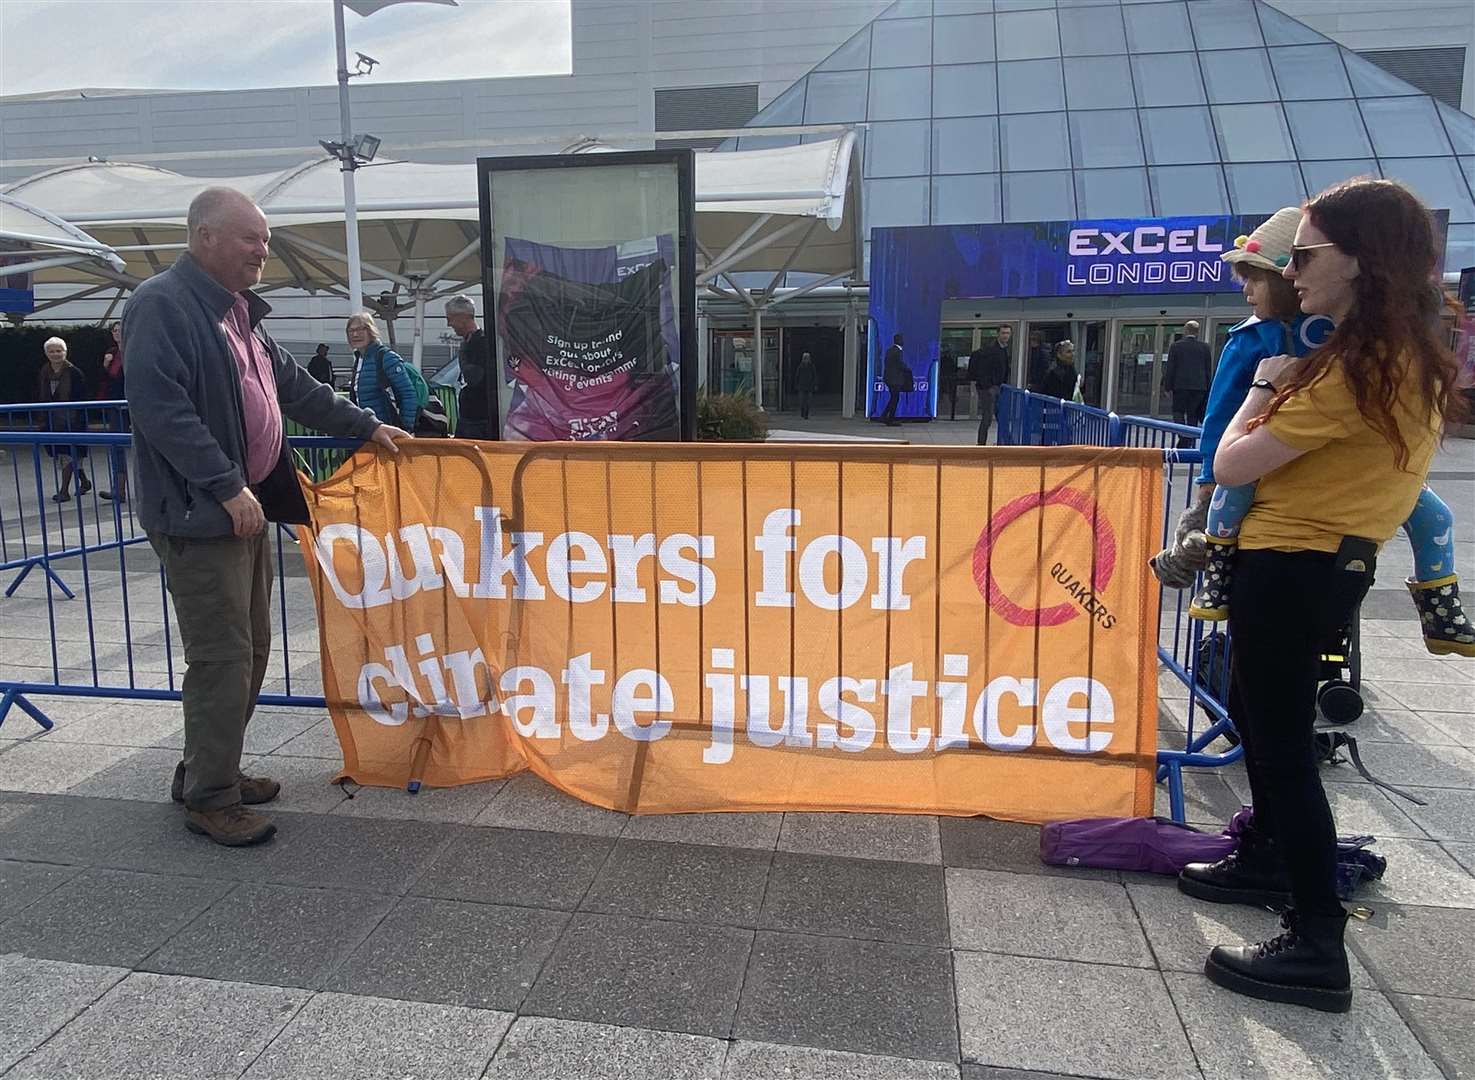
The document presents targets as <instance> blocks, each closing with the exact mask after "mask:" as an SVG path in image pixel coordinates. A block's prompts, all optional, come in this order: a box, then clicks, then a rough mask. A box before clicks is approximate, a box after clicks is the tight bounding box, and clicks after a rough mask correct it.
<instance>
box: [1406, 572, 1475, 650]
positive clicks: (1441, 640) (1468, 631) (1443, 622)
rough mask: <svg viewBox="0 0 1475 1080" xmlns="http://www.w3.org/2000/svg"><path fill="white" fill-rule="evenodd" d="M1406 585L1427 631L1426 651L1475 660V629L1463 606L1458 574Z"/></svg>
mask: <svg viewBox="0 0 1475 1080" xmlns="http://www.w3.org/2000/svg"><path fill="white" fill-rule="evenodd" d="M1404 584H1406V585H1407V586H1408V591H1409V592H1410V593H1412V594H1413V598H1414V606H1415V607H1417V608H1418V609H1419V622H1420V623H1422V624H1423V628H1424V648H1426V649H1428V650H1429V651H1430V652H1431V653H1433V654H1434V655H1435V656H1475V626H1472V625H1471V624H1470V619H1469V616H1467V615H1466V614H1465V609H1464V607H1463V606H1462V605H1461V604H1460V579H1459V575H1458V574H1450V575H1448V576H1447V577H1442V578H1435V579H1434V580H1432V581H1414V580H1413V579H1412V578H1410V579H1409V580H1408V581H1406V582H1405V583H1404Z"/></svg>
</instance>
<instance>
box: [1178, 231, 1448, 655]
mask: <svg viewBox="0 0 1475 1080" xmlns="http://www.w3.org/2000/svg"><path fill="white" fill-rule="evenodd" d="M1300 220H1301V211H1300V209H1298V208H1297V207H1293V206H1288V207H1285V208H1284V209H1281V210H1278V211H1276V213H1275V214H1274V215H1273V216H1272V217H1271V218H1270V219H1269V220H1268V221H1266V222H1265V223H1264V224H1262V225H1261V226H1260V227H1259V228H1257V229H1255V230H1254V231H1253V232H1252V233H1250V235H1249V236H1241V237H1239V238H1238V239H1237V240H1236V241H1235V246H1234V249H1233V250H1232V251H1228V252H1225V254H1224V255H1222V256H1221V258H1222V259H1223V260H1224V261H1225V262H1227V263H1229V264H1230V265H1231V266H1232V268H1233V270H1234V274H1235V276H1236V277H1237V278H1239V280H1240V282H1241V283H1242V284H1243V287H1244V296H1245V300H1246V301H1247V302H1248V303H1249V305H1250V307H1251V308H1252V309H1253V311H1254V314H1253V315H1252V316H1251V317H1250V318H1248V319H1246V320H1245V321H1244V322H1242V323H1240V324H1238V325H1237V326H1235V327H1234V328H1233V329H1231V330H1230V332H1229V340H1228V342H1227V343H1226V344H1225V346H1224V352H1223V354H1222V355H1221V356H1220V358H1219V366H1218V368H1217V370H1216V371H1215V374H1214V381H1213V386H1212V388H1211V389H1210V392H1209V402H1208V408H1207V411H1206V413H1205V416H1204V426H1203V437H1202V438H1201V439H1200V440H1199V449H1200V451H1201V453H1202V455H1203V469H1202V471H1201V472H1200V474H1199V476H1198V484H1199V485H1200V486H1199V488H1198V494H1197V497H1196V498H1195V500H1194V503H1193V505H1191V506H1190V507H1188V509H1187V510H1185V511H1184V513H1183V515H1182V517H1181V518H1180V519H1179V522H1178V528H1177V530H1176V534H1175V536H1174V540H1173V544H1172V546H1170V547H1169V548H1168V549H1166V550H1165V551H1162V552H1160V553H1159V554H1158V555H1156V556H1154V558H1153V559H1152V562H1151V565H1152V569H1153V572H1154V573H1155V574H1156V575H1157V577H1158V580H1159V581H1161V582H1162V583H1163V584H1164V585H1167V586H1169V587H1170V588H1179V589H1182V588H1188V587H1189V586H1191V585H1192V584H1193V575H1194V572H1195V571H1196V570H1199V569H1202V570H1203V571H1204V587H1203V589H1202V591H1200V592H1199V594H1198V595H1197V596H1195V597H1194V600H1193V603H1192V604H1191V605H1190V606H1189V614H1191V615H1192V616H1193V617H1195V618H1199V619H1205V620H1208V621H1214V622H1217V621H1221V620H1223V619H1225V618H1227V617H1228V610H1229V609H1228V598H1229V593H1230V586H1231V583H1232V581H1233V574H1234V556H1235V551H1236V548H1237V539H1238V536H1239V527H1240V523H1241V522H1242V521H1243V520H1244V516H1245V514H1246V513H1247V512H1248V511H1249V508H1250V504H1251V503H1252V501H1253V499H1254V494H1255V485H1254V484H1245V485H1241V486H1239V487H1221V486H1215V484H1214V473H1213V462H1214V453H1215V451H1216V450H1217V449H1218V447H1219V441H1220V439H1221V438H1222V437H1223V435H1224V429H1225V428H1226V427H1227V426H1228V424H1229V421H1230V420H1231V419H1233V417H1234V414H1235V413H1236V412H1237V411H1238V410H1239V406H1240V403H1241V402H1243V400H1244V398H1245V396H1246V395H1247V394H1248V393H1249V390H1250V384H1251V382H1252V381H1253V379H1254V376H1255V369H1256V367H1257V366H1258V365H1259V363H1260V361H1261V360H1262V359H1264V358H1265V357H1268V356H1275V355H1278V354H1282V353H1288V354H1291V355H1295V356H1303V355H1305V354H1306V353H1308V352H1310V351H1311V350H1312V349H1314V348H1316V347H1317V346H1318V345H1320V344H1322V343H1323V342H1324V341H1326V339H1327V338H1328V337H1329V336H1330V335H1331V331H1332V322H1331V320H1330V319H1328V318H1326V317H1325V316H1322V315H1314V316H1307V315H1303V314H1301V310H1300V303H1299V301H1298V299H1297V297H1296V292H1295V290H1294V288H1293V287H1292V286H1291V284H1290V282H1288V281H1286V279H1285V278H1284V277H1283V276H1282V274H1281V271H1282V270H1284V269H1285V267H1286V265H1287V264H1289V263H1290V261H1291V255H1292V251H1291V248H1292V243H1293V241H1294V239H1295V235H1296V225H1297V224H1298V223H1299V221H1300ZM1453 526H1454V517H1453V515H1452V514H1451V513H1450V510H1449V507H1448V506H1446V505H1445V503H1444V501H1443V500H1442V499H1440V498H1439V496H1438V495H1436V494H1434V492H1433V491H1431V490H1430V489H1429V487H1428V485H1427V484H1426V485H1425V486H1424V487H1423V489H1422V491H1420V493H1419V499H1418V502H1417V503H1416V504H1415V506H1414V510H1413V513H1412V514H1410V515H1409V518H1408V520H1407V521H1406V522H1404V525H1403V530H1404V532H1405V533H1406V534H1407V536H1408V538H1409V542H1410V543H1411V544H1412V545H1413V551H1414V576H1413V577H1412V578H1411V579H1410V580H1409V581H1408V582H1407V585H1408V588H1409V591H1410V592H1411V593H1412V594H1413V598H1414V604H1415V606H1416V607H1417V608H1418V611H1419V619H1420V622H1421V623H1422V626H1423V635H1424V645H1425V647H1426V648H1427V649H1428V650H1429V651H1430V652H1431V653H1434V654H1435V655H1437V656H1438V655H1448V654H1458V655H1461V656H1475V626H1472V625H1471V623H1470V621H1469V619H1468V617H1467V616H1466V615H1465V613H1464V610H1463V608H1462V606H1461V604H1460V591H1459V578H1458V576H1457V575H1456V574H1455V566H1454V543H1453V531H1454V529H1453Z"/></svg>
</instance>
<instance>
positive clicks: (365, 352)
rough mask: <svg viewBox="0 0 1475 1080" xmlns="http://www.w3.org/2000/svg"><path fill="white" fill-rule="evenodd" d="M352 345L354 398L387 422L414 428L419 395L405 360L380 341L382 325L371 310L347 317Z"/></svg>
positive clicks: (418, 408)
mask: <svg viewBox="0 0 1475 1080" xmlns="http://www.w3.org/2000/svg"><path fill="white" fill-rule="evenodd" d="M343 333H344V336H345V337H347V338H348V344H349V347H350V348H352V349H353V351H354V355H356V356H357V357H358V361H357V364H356V365H355V367H354V369H353V400H354V403H355V404H356V405H358V407H359V408H361V409H368V410H369V411H370V412H372V413H373V414H374V415H375V416H377V417H379V419H380V420H382V421H384V423H386V424H392V425H394V426H395V427H399V428H404V429H405V430H406V431H413V430H415V419H416V417H417V416H418V415H419V412H420V395H419V393H418V392H416V390H415V384H414V383H413V382H411V381H410V376H409V375H408V374H407V373H406V372H405V361H404V358H403V357H402V356H400V354H399V353H397V352H395V351H394V350H393V349H391V348H390V347H389V346H388V345H385V344H384V342H382V341H380V340H379V326H378V324H377V323H375V322H374V315H373V313H372V312H369V311H359V312H355V313H354V314H352V315H350V316H349V317H348V322H347V323H346V324H345V325H344V328H343Z"/></svg>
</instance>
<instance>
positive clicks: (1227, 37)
mask: <svg viewBox="0 0 1475 1080" xmlns="http://www.w3.org/2000/svg"><path fill="white" fill-rule="evenodd" d="M1188 14H1189V16H1190V17H1191V18H1192V19H1193V40H1194V41H1195V42H1196V43H1197V44H1198V47H1199V48H1200V49H1245V48H1251V47H1253V46H1255V45H1259V44H1260V23H1259V22H1258V21H1257V20H1256V19H1255V6H1254V5H1253V4H1252V3H1250V0H1199V3H1196V4H1190V5H1188Z"/></svg>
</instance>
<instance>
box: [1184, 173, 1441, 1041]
mask: <svg viewBox="0 0 1475 1080" xmlns="http://www.w3.org/2000/svg"><path fill="white" fill-rule="evenodd" d="M1246 247H1248V244H1247V245H1246ZM1435 266H1436V250H1435V246H1434V232H1433V228H1432V226H1431V224H1430V219H1429V212H1428V211H1427V210H1426V209H1425V208H1424V207H1423V205H1421V204H1420V203H1419V201H1418V199H1416V198H1415V197H1414V196H1413V195H1412V194H1410V193H1409V191H1408V190H1407V189H1406V188H1404V187H1403V186H1402V185H1400V184H1398V183H1396V182H1394V181H1389V180H1369V179H1361V180H1350V181H1347V182H1345V183H1342V184H1338V185H1336V186H1334V187H1331V188H1328V189H1327V190H1326V191H1324V192H1322V193H1321V194H1320V195H1317V196H1316V197H1315V198H1313V199H1312V200H1310V202H1308V203H1307V205H1306V208H1305V211H1304V214H1303V216H1302V218H1301V221H1300V223H1299V224H1298V225H1297V227H1296V233H1295V241H1294V244H1293V245H1292V247H1291V250H1290V252H1289V257H1288V258H1287V260H1286V266H1285V268H1284V270H1283V275H1284V277H1285V278H1286V280H1287V281H1289V282H1290V283H1291V284H1292V285H1293V287H1294V288H1295V291H1296V295H1297V296H1298V298H1299V299H1300V304H1301V310H1302V311H1303V312H1305V313H1306V314H1307V315H1308V316H1317V315H1320V316H1325V317H1327V318H1328V319H1329V320H1331V322H1332V323H1333V324H1334V326H1335V329H1334V330H1332V332H1331V334H1330V337H1328V339H1327V340H1326V342H1325V343H1324V344H1322V345H1321V346H1320V347H1319V348H1317V349H1314V350H1313V351H1311V352H1310V353H1309V354H1307V355H1306V356H1303V357H1297V356H1293V355H1288V354H1281V355H1277V356H1271V357H1267V358H1265V359H1263V360H1261V361H1260V362H1259V364H1258V365H1257V366H1256V370H1255V375H1254V379H1253V380H1252V382H1251V384H1250V388H1249V391H1248V393H1247V394H1246V396H1245V399H1244V401H1243V402H1242V403H1241V405H1240V407H1239V409H1238V411H1237V412H1236V413H1235V415H1234V418H1233V419H1232V420H1231V421H1230V422H1229V426H1228V428H1227V429H1226V430H1225V432H1224V435H1223V438H1222V439H1221V440H1220V441H1219V444H1218V448H1217V450H1216V451H1215V453H1214V475H1215V477H1216V478H1217V480H1218V481H1219V482H1220V483H1221V484H1226V485H1230V486H1240V485H1245V484H1254V485H1255V489H1254V495H1253V501H1252V503H1251V505H1250V508H1249V511H1248V513H1247V514H1246V515H1245V517H1244V520H1243V522H1242V523H1241V526H1240V531H1239V553H1238V555H1237V557H1236V565H1235V570H1234V580H1233V583H1232V586H1231V588H1230V592H1229V596H1228V614H1229V627H1230V631H1231V636H1232V638H1233V641H1234V650H1233V656H1232V659H1231V666H1230V690H1229V713H1230V715H1231V716H1233V717H1234V720H1235V724H1236V726H1237V728H1238V730H1239V733H1240V737H1241V740H1242V742H1243V745H1244V749H1245V766H1246V770H1247V772H1248V774H1249V781H1250V790H1251V793H1252V800H1253V803H1254V820H1255V832H1254V835H1253V836H1252V837H1251V838H1247V840H1246V842H1244V843H1242V844H1241V845H1240V847H1239V849H1238V851H1236V852H1235V853H1234V854H1233V855H1232V856H1230V857H1228V858H1226V859H1223V860H1221V861H1220V862H1217V863H1212V864H1193V865H1190V866H1188V867H1187V868H1185V869H1184V871H1183V873H1182V875H1181V876H1180V878H1179V887H1180V888H1181V889H1182V890H1183V891H1184V892H1187V893H1190V894H1191V895H1194V896H1199V897H1202V898H1205V899H1210V900H1215V901H1219V902H1244V903H1253V904H1257V905H1260V904H1266V903H1272V904H1276V905H1285V904H1286V902H1287V901H1289V905H1288V906H1287V907H1286V909H1285V911H1284V914H1283V915H1282V917H1281V926H1282V931H1283V932H1282V933H1280V934H1279V935H1277V936H1276V937H1274V938H1271V939H1270V940H1267V941H1265V942H1262V943H1260V944H1255V945H1248V946H1219V947H1217V948H1215V949H1214V950H1213V951H1212V952H1211V953H1210V954H1209V957H1208V960H1207V961H1206V963H1205V968H1204V970H1205V974H1206V975H1207V976H1208V977H1209V978H1210V979H1211V980H1212V981H1213V982H1215V983H1217V984H1219V985H1220V986H1223V987H1226V988H1227V989H1230V990H1233V991H1235V992H1237V993H1241V994H1246V995H1248V996H1251V997H1257V998H1261V999H1264V1000H1269V1001H1279V1002H1286V1003H1290V1004H1296V1005H1304V1006H1309V1007H1312V1008H1316V1009H1322V1010H1325V1011H1330V1012H1345V1011H1347V1010H1348V1009H1349V1008H1350V1007H1351V1002H1352V988H1351V982H1350V977H1349V971H1348V966H1347V954H1346V950H1345V947H1344V945H1343V940H1342V939H1343V931H1344V928H1345V926H1346V920H1347V915H1346V912H1345V911H1344V910H1343V909H1342V906H1341V902H1340V901H1339V900H1338V897H1337V891H1336V869H1337V848H1336V832H1335V828H1334V825H1333V821H1332V814H1331V809H1330V807H1329V806H1328V804H1327V798H1326V793H1325V791H1324V790H1323V789H1322V785H1321V777H1320V775H1319V773H1318V769H1317V758H1316V754H1315V752H1314V734H1313V729H1312V725H1313V721H1314V719H1315V715H1316V686H1317V682H1318V679H1319V675H1320V666H1321V664H1320V654H1321V651H1322V648H1323V645H1324V643H1325V642H1326V640H1327V639H1328V638H1329V637H1330V636H1331V635H1332V634H1333V633H1334V632H1336V631H1337V630H1338V629H1339V628H1340V627H1342V626H1344V625H1346V623H1347V622H1348V621H1349V620H1350V619H1351V618H1352V617H1353V614H1354V612H1355V611H1356V610H1357V607H1358V605H1359V604H1360V603H1361V601H1362V598H1363V596H1364V595H1365V594H1366V593H1367V590H1368V587H1369V586H1370V585H1371V583H1372V579H1373V573H1374V570H1375V568H1376V563H1377V555H1378V551H1379V549H1380V547H1381V546H1382V544H1383V543H1384V542H1385V541H1386V540H1387V539H1388V538H1389V537H1391V536H1392V535H1393V533H1394V532H1395V531H1396V530H1397V529H1398V528H1399V526H1400V525H1402V524H1403V522H1405V521H1406V520H1407V519H1408V516H1409V513H1410V511H1412V510H1413V508H1414V505H1415V503H1416V502H1417V501H1418V498H1419V492H1420V489H1421V487H1422V485H1423V481H1424V477H1425V475H1426V474H1427V472H1428V469H1429V464H1430V462H1431V460H1432V459H1433V456H1434V452H1435V449H1436V447H1437V446H1438V444H1439V441H1440V438H1441V430H1442V427H1443V425H1444V423H1445V422H1446V421H1447V420H1451V419H1456V418H1457V417H1458V415H1459V413H1460V411H1461V410H1462V406H1463V403H1462V402H1461V400H1460V399H1459V397H1458V395H1457V391H1456V389H1455V385H1456V378H1457V374H1458V371H1457V367H1456V364H1455V360H1454V357H1453V355H1452V354H1451V353H1450V351H1449V349H1448V348H1446V347H1445V345H1444V344H1443V343H1441V341H1440V339H1439V336H1438V334H1437V331H1436V329H1435V328H1436V326H1437V321H1436V315H1437V306H1436V303H1435V294H1434V291H1433V290H1432V289H1431V288H1430V279H1431V276H1432V274H1433V272H1434V269H1435Z"/></svg>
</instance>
